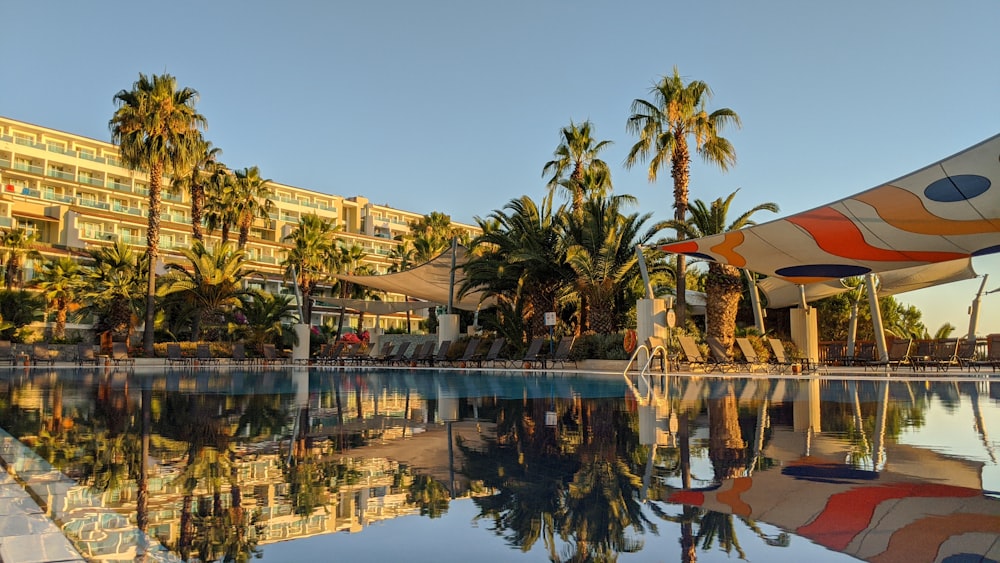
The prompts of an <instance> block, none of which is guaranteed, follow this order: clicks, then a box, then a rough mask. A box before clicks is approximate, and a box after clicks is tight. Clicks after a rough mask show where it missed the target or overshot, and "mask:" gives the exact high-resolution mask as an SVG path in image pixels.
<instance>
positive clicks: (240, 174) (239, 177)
mask: <svg viewBox="0 0 1000 563" xmlns="http://www.w3.org/2000/svg"><path fill="white" fill-rule="evenodd" d="M270 182H271V180H266V179H264V178H261V177H260V169H258V168H257V167H256V166H251V167H249V168H243V169H240V170H237V171H236V174H235V179H234V181H233V191H232V198H231V199H230V204H231V205H232V206H233V212H234V214H235V216H236V228H237V229H239V232H240V238H239V243H238V246H239V247H240V248H241V249H242V248H246V245H247V239H248V238H249V237H250V226H251V225H253V221H254V219H267V218H268V214H270V213H271V210H272V209H274V202H273V201H271V198H272V197H274V193H273V192H272V191H271V188H270V187H268V184H270Z"/></svg>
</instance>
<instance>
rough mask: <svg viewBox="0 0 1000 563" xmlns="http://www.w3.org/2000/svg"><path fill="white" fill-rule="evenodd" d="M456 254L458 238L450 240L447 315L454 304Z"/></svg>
mask: <svg viewBox="0 0 1000 563" xmlns="http://www.w3.org/2000/svg"><path fill="white" fill-rule="evenodd" d="M457 254H458V238H457V237H452V239H451V278H450V279H449V280H448V314H449V315H450V314H451V313H452V311H453V310H454V309H453V306H454V304H455V256H456V255H457Z"/></svg>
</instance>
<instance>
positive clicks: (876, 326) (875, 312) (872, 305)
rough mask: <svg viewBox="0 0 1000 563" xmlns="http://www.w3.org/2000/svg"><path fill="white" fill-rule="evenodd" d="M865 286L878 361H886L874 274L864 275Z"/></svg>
mask: <svg viewBox="0 0 1000 563" xmlns="http://www.w3.org/2000/svg"><path fill="white" fill-rule="evenodd" d="M865 287H867V288H868V307H869V309H870V311H871V317H872V333H873V334H874V335H875V348H876V350H878V357H879V361H882V362H887V361H889V351H888V350H887V349H886V347H885V330H884V329H883V328H882V310H881V309H879V305H878V292H877V291H875V274H871V273H869V274H866V275H865Z"/></svg>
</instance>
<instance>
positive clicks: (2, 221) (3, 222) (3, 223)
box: [0, 217, 14, 229]
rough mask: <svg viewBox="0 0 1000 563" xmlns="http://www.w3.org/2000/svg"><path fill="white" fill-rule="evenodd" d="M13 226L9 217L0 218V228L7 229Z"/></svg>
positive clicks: (12, 221)
mask: <svg viewBox="0 0 1000 563" xmlns="http://www.w3.org/2000/svg"><path fill="white" fill-rule="evenodd" d="M13 226H14V220H13V219H11V218H10V217H0V227H7V228H8V229H9V228H11V227H13Z"/></svg>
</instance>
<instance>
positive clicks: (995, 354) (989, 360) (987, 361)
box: [967, 334, 1000, 372]
mask: <svg viewBox="0 0 1000 563" xmlns="http://www.w3.org/2000/svg"><path fill="white" fill-rule="evenodd" d="M984 366H989V367H991V368H993V371H997V369H998V368H1000V334H991V335H989V336H987V337H986V356H985V357H983V358H978V357H977V358H976V359H974V360H972V361H971V362H969V363H968V364H967V367H969V368H971V369H972V370H973V371H977V372H978V371H979V369H980V368H982V367H984Z"/></svg>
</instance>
